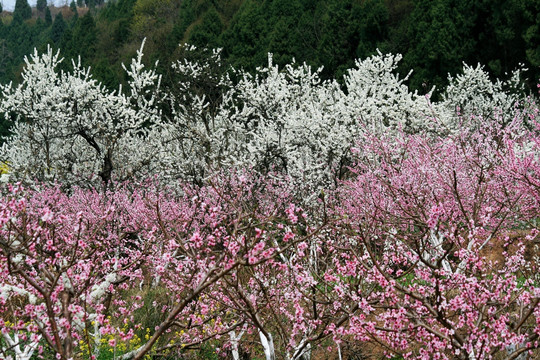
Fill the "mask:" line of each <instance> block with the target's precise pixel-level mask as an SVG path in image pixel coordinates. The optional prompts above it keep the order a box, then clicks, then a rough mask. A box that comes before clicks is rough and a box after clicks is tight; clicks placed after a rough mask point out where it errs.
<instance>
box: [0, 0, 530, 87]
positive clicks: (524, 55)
mask: <svg viewBox="0 0 540 360" xmlns="http://www.w3.org/2000/svg"><path fill="white" fill-rule="evenodd" d="M85 3H86V5H87V6H88V7H91V8H93V7H96V6H97V8H96V9H95V10H92V11H91V13H92V15H93V22H92V23H91V22H89V19H88V18H87V19H85V20H84V21H83V20H82V19H77V16H74V17H72V18H71V20H69V21H67V20H66V19H64V18H63V17H62V15H61V14H59V15H58V16H57V18H56V19H55V20H54V21H52V17H51V13H50V9H49V8H48V7H47V1H46V0H38V1H37V4H36V8H37V10H38V16H39V17H44V22H42V21H35V22H33V21H32V20H28V19H29V18H30V17H31V9H30V7H29V5H28V2H27V0H17V3H16V7H15V12H14V16H13V21H11V24H10V25H7V24H9V23H10V18H9V16H4V17H3V22H4V24H6V25H0V41H4V44H5V45H6V46H7V45H9V47H8V49H9V53H8V54H4V55H2V54H0V61H1V65H2V68H1V70H0V81H10V80H15V79H16V78H17V74H18V73H20V70H21V64H22V62H23V56H24V55H27V54H28V52H30V51H31V50H32V49H33V48H34V47H36V48H46V44H47V43H48V42H51V43H53V44H54V45H55V46H56V47H61V48H62V52H63V54H64V55H65V56H67V57H71V56H77V55H79V53H80V54H81V55H82V57H83V61H84V62H85V63H87V64H88V65H92V66H94V68H95V67H96V66H97V64H98V63H99V64H100V65H99V66H100V74H103V77H104V79H106V82H107V83H108V84H109V85H110V86H112V85H113V84H118V83H121V82H122V81H123V79H122V78H121V75H120V74H121V73H122V72H121V70H120V69H121V66H120V64H121V62H123V61H124V62H125V61H127V59H129V58H130V57H131V56H132V55H134V53H135V50H136V49H137V48H138V47H139V46H140V42H141V41H142V39H143V38H146V39H147V41H146V46H145V53H146V55H147V59H148V61H152V62H154V61H155V60H160V62H161V64H160V66H163V70H164V71H165V72H166V71H167V69H166V65H165V64H167V63H170V61H171V60H172V59H175V58H177V56H179V55H180V51H179V50H178V44H180V43H186V42H190V43H193V44H195V45H197V46H199V47H223V56H224V58H225V59H227V61H228V62H229V63H230V64H231V65H234V66H235V67H243V68H245V69H248V70H254V69H255V68H256V67H257V66H261V65H264V64H265V63H266V62H267V54H268V52H271V53H273V54H274V57H273V59H274V62H275V63H277V64H279V65H282V64H285V63H289V62H290V61H291V60H292V59H293V58H294V59H296V61H297V62H306V63H308V64H310V65H312V66H315V67H319V66H324V70H323V73H322V74H321V75H322V77H323V78H333V77H337V78H338V79H339V78H340V77H341V76H342V75H343V72H344V70H345V69H347V68H351V67H354V61H355V59H357V58H365V57H367V56H369V55H372V54H374V53H375V52H376V49H380V50H381V51H383V52H392V53H401V54H403V55H404V60H403V62H402V64H401V66H402V67H401V68H400V71H401V72H403V71H408V70H409V69H411V68H412V69H414V72H413V75H412V77H411V79H410V84H409V85H410V86H411V87H412V88H414V89H418V90H421V91H423V90H424V89H426V90H427V89H430V88H431V86H432V85H437V86H439V87H441V86H443V85H445V84H446V82H447V75H448V73H452V74H455V73H457V72H458V71H459V70H460V69H461V66H462V62H463V61H465V62H467V63H469V64H476V63H478V62H480V63H482V64H484V65H486V67H487V69H489V71H490V72H491V73H492V74H493V75H494V76H497V77H504V74H505V73H508V72H510V71H511V70H513V69H514V68H516V67H517V66H518V64H519V63H524V64H525V66H526V67H527V68H529V69H530V70H529V73H528V76H529V78H530V80H529V81H530V83H531V84H532V83H535V82H536V79H538V76H539V75H540V46H539V45H538V44H540V25H539V24H540V15H539V12H540V0H415V1H413V0H115V1H108V2H107V3H104V1H103V0H73V1H71V3H70V8H71V10H72V11H73V12H74V13H76V11H77V6H79V7H83V6H84V4H85ZM21 23H26V25H24V26H20V25H21ZM79 41H81V42H80V43H79ZM102 59H103V60H104V61H102ZM66 63H69V61H66ZM106 67H110V69H108V70H107V69H105V68H106Z"/></svg>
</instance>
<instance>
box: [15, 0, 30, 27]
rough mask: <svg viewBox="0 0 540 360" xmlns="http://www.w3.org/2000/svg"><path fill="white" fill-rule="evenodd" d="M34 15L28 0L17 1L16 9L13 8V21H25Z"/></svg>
mask: <svg viewBox="0 0 540 360" xmlns="http://www.w3.org/2000/svg"><path fill="white" fill-rule="evenodd" d="M31 17H32V8H31V7H30V5H28V1H27V0H17V1H16V2H15V10H13V21H17V22H20V21H23V20H27V19H30V18H31Z"/></svg>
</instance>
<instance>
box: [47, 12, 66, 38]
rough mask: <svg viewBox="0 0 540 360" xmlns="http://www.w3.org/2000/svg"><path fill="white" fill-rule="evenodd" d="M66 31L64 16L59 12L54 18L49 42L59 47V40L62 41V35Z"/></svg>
mask: <svg viewBox="0 0 540 360" xmlns="http://www.w3.org/2000/svg"><path fill="white" fill-rule="evenodd" d="M66 30H67V24H66V21H65V20H64V16H63V15H62V13H61V12H59V13H58V14H57V15H56V17H55V18H54V22H53V24H52V27H51V40H52V41H53V42H54V43H55V44H57V45H59V44H60V40H62V37H63V36H64V33H65V32H66Z"/></svg>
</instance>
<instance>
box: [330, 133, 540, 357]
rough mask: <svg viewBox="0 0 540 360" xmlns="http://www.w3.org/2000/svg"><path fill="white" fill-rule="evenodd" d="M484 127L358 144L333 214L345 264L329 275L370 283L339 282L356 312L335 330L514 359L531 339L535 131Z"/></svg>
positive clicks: (424, 349) (534, 332)
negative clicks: (351, 174)
mask: <svg viewBox="0 0 540 360" xmlns="http://www.w3.org/2000/svg"><path fill="white" fill-rule="evenodd" d="M484 126H486V127H485V128H484V129H481V130H476V131H472V132H471V131H468V130H464V131H462V132H461V133H460V134H458V135H455V136H451V137H447V138H440V139H438V140H437V141H433V139H430V138H426V137H423V136H405V137H403V138H402V139H401V141H398V142H390V141H387V140H386V139H384V140H379V139H376V138H371V139H370V140H369V141H367V142H362V143H361V144H359V149H358V151H360V152H361V154H362V155H361V158H360V161H359V163H358V164H357V166H356V168H355V169H356V170H355V171H356V172H357V174H358V176H357V177H356V178H355V179H354V180H352V181H351V182H350V183H349V185H348V186H347V187H345V188H344V189H343V191H344V193H343V194H342V196H343V205H344V207H343V208H341V210H340V212H339V213H338V215H341V216H342V217H343V219H344V221H343V224H342V225H346V226H345V228H344V230H343V231H344V238H343V241H344V245H342V246H346V247H347V249H349V251H350V254H351V255H350V260H349V262H350V263H349V266H347V268H346V269H347V270H349V269H350V267H352V268H353V269H354V270H353V271H352V273H351V272H349V273H341V276H342V277H343V276H345V275H348V276H351V275H352V276H353V277H356V276H359V275H360V274H361V275H360V276H362V277H363V278H364V279H365V281H366V282H367V284H375V285H376V287H378V290H377V291H372V292H367V293H363V291H365V289H361V290H363V291H358V290H356V289H355V291H354V292H352V293H350V295H349V296H351V297H352V296H356V297H357V298H358V300H359V302H360V303H361V304H362V305H361V306H360V308H361V312H360V313H358V314H354V315H353V316H351V318H350V323H349V326H348V328H347V329H345V330H343V333H344V334H348V335H351V336H353V338H354V339H357V340H365V341H373V342H376V343H378V344H380V346H382V347H384V348H385V349H386V350H387V352H388V353H389V354H400V355H402V356H403V357H405V358H419V359H420V358H422V359H423V358H432V357H433V356H434V354H437V357H438V358H442V359H446V358H453V357H457V358H464V359H484V358H485V359H488V358H493V357H494V356H502V355H504V356H505V357H506V358H509V359H515V358H518V357H520V356H521V354H525V353H527V352H528V351H530V350H531V349H535V348H537V347H538V342H537V339H538V336H539V333H538V322H537V319H538V315H539V314H540V313H539V311H540V306H539V304H540V297H539V295H540V289H539V287H538V279H537V277H536V275H535V274H536V273H537V272H538V257H537V255H534V254H537V252H538V249H537V248H535V247H534V243H535V242H536V241H537V237H538V228H537V226H536V225H535V224H536V220H535V219H536V217H537V214H538V201H537V196H538V195H537V193H538V189H537V188H536V187H535V186H534V185H533V184H534V180H532V179H534V177H535V176H536V172H537V171H536V170H535V169H536V168H537V166H538V164H537V161H536V160H534V161H533V160H532V158H531V156H530V154H531V153H530V152H529V151H530V147H531V146H532V147H535V146H536V145H534V144H537V133H536V131H531V132H529V133H528V134H527V136H516V135H514V134H515V132H512V131H511V130H509V129H507V130H505V131H501V132H493V129H490V128H489V126H490V124H486V123H484ZM509 128H511V126H509ZM533 152H534V151H533ZM518 159H519V160H518ZM524 159H526V160H524ZM508 161H510V162H511V163H512V164H513V168H511V169H510V168H509V166H508V164H507V162H508ZM518 164H519V165H522V166H524V165H526V168H525V167H524V168H521V169H520V168H519V166H518ZM509 170H510V171H509ZM525 174H527V175H525ZM531 254H532V255H531ZM340 278H341V277H340ZM366 288H367V289H369V288H370V287H369V285H368V286H367V287H366Z"/></svg>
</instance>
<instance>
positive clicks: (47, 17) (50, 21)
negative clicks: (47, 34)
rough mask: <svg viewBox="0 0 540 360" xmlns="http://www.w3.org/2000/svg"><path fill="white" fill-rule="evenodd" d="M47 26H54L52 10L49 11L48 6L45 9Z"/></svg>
mask: <svg viewBox="0 0 540 360" xmlns="http://www.w3.org/2000/svg"><path fill="white" fill-rule="evenodd" d="M45 24H46V25H47V26H51V24H52V15H51V10H50V9H49V7H48V6H47V7H46V8H45Z"/></svg>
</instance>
